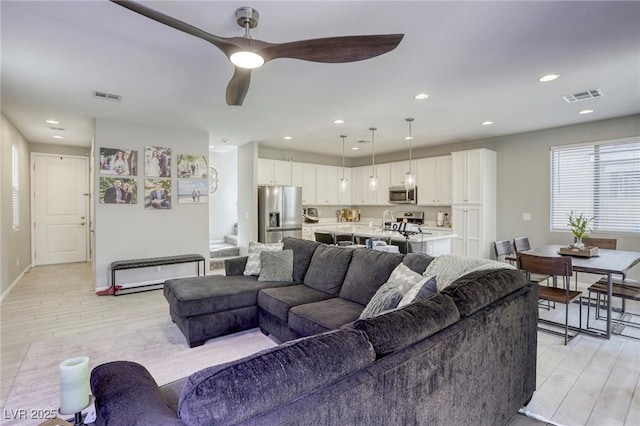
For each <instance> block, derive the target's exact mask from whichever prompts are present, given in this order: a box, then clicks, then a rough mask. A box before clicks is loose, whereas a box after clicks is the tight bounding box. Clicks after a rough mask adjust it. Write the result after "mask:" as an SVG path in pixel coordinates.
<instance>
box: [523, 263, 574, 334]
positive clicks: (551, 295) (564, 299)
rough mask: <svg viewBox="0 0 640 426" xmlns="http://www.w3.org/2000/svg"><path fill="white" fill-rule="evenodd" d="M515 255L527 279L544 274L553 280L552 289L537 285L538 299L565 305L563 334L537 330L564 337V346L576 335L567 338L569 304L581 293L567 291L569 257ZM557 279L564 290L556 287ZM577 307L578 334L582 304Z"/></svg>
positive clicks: (570, 274) (571, 273) (569, 269)
mask: <svg viewBox="0 0 640 426" xmlns="http://www.w3.org/2000/svg"><path fill="white" fill-rule="evenodd" d="M516 255H517V256H518V264H519V265H520V269H521V270H523V271H525V273H526V274H527V277H529V276H530V275H531V274H544V275H549V276H551V277H552V278H553V287H548V286H541V285H538V299H540V300H546V301H549V302H554V303H563V304H564V305H565V316H564V333H559V332H558V331H555V330H551V329H548V328H544V327H538V330H540V331H544V332H548V333H552V334H557V335H561V336H562V335H564V344H565V345H566V344H567V342H568V341H569V340H570V339H572V338H573V337H575V336H576V335H577V333H576V334H574V335H572V336H569V304H570V303H571V302H573V301H574V300H576V299H580V297H581V296H582V292H580V291H572V290H570V289H569V283H570V282H571V277H572V276H573V267H572V264H571V257H570V256H561V257H546V256H535V255H532V254H527V253H523V252H517V253H516ZM558 277H562V281H563V282H564V288H559V287H558V285H557V284H558ZM578 305H579V307H580V316H579V326H578V332H579V331H580V330H582V303H578ZM538 322H542V323H545V324H551V325H555V326H558V325H560V326H561V325H563V324H560V323H558V322H555V321H550V320H546V319H542V318H539V319H538Z"/></svg>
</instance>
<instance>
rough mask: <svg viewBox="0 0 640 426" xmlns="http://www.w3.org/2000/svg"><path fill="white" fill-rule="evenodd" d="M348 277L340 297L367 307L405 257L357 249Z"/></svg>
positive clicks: (354, 252) (354, 251)
mask: <svg viewBox="0 0 640 426" xmlns="http://www.w3.org/2000/svg"><path fill="white" fill-rule="evenodd" d="M350 251H353V259H352V260H351V264H350V265H349V270H348V271H347V276H346V277H345V279H344V283H343V284H342V290H340V297H341V298H343V299H347V300H350V301H352V302H356V303H359V304H361V305H365V306H366V305H367V303H369V301H370V300H371V298H372V297H373V295H374V294H375V293H376V291H377V290H378V289H379V288H380V286H381V285H382V284H384V283H385V282H387V280H388V279H389V276H390V275H391V272H392V271H393V270H394V269H395V267H396V266H398V264H400V262H402V259H403V258H404V255H402V254H396V253H385V252H381V251H377V250H366V249H356V250H350Z"/></svg>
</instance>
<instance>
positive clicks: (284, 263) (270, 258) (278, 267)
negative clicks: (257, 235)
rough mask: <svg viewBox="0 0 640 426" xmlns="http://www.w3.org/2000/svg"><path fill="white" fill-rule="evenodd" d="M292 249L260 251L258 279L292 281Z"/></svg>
mask: <svg viewBox="0 0 640 426" xmlns="http://www.w3.org/2000/svg"><path fill="white" fill-rule="evenodd" d="M292 280H293V250H281V251H270V250H263V251H262V252H261V253H260V276H259V277H258V281H292Z"/></svg>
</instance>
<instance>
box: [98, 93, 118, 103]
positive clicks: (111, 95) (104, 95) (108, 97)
mask: <svg viewBox="0 0 640 426" xmlns="http://www.w3.org/2000/svg"><path fill="white" fill-rule="evenodd" d="M93 97H94V98H96V99H102V100H103V101H113V102H120V100H122V96H120V95H116V94H115V93H107V92H98V91H95V92H93Z"/></svg>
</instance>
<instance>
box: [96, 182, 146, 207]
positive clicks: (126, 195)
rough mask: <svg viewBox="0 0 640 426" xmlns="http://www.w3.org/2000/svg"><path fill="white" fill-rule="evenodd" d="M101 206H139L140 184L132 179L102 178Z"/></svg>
mask: <svg viewBox="0 0 640 426" xmlns="http://www.w3.org/2000/svg"><path fill="white" fill-rule="evenodd" d="M99 197H100V204H137V203H138V184H137V181H136V179H130V178H120V177H115V178H109V177H101V178H100V192H99Z"/></svg>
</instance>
